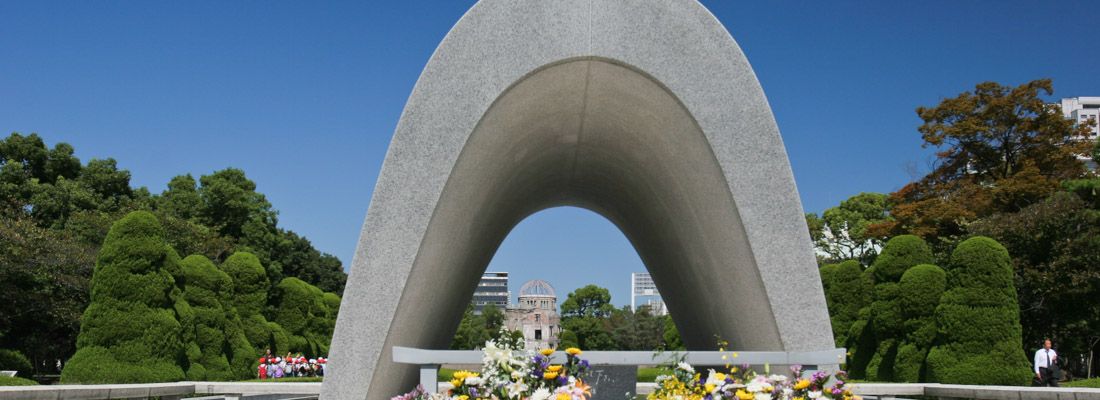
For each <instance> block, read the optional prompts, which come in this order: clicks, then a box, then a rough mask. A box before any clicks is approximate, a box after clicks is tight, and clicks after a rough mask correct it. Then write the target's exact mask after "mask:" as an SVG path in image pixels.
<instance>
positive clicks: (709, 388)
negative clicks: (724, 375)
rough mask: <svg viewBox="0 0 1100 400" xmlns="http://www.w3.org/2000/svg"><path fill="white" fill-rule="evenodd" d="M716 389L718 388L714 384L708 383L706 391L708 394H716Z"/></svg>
mask: <svg viewBox="0 0 1100 400" xmlns="http://www.w3.org/2000/svg"><path fill="white" fill-rule="evenodd" d="M715 387H716V386H714V384H713V383H708V384H707V386H706V388H705V389H706V391H707V393H711V392H714V388H715Z"/></svg>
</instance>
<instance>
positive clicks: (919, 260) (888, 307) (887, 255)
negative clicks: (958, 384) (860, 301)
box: [859, 235, 934, 382]
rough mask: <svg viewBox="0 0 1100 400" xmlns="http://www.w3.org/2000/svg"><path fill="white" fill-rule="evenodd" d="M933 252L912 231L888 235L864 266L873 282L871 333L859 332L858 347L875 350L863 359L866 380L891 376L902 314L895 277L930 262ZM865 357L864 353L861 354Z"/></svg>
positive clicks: (887, 380)
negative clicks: (872, 257) (904, 233)
mask: <svg viewBox="0 0 1100 400" xmlns="http://www.w3.org/2000/svg"><path fill="white" fill-rule="evenodd" d="M933 260H934V256H933V255H932V249H931V248H930V247H928V244H927V243H925V242H924V239H921V238H919V237H917V236H913V235H901V236H897V237H894V238H893V239H890V241H888V242H886V246H885V247H883V249H882V253H881V254H879V255H878V257H877V258H875V263H874V264H873V265H872V266H871V268H868V269H867V272H869V273H870V279H871V281H872V282H874V288H873V289H872V301H871V307H870V319H871V320H870V323H869V324H868V326H869V327H871V328H872V333H873V334H872V335H863V336H862V340H871V341H872V343H861V344H860V345H859V347H861V348H872V347H873V348H875V354H874V355H873V356H870V357H868V358H866V359H867V369H866V371H865V372H864V376H865V377H866V379H868V380H875V381H882V382H891V381H893V380H894V364H895V358H896V355H897V352H898V346H899V342H900V341H901V338H902V333H903V318H902V315H901V307H900V304H899V296H900V295H901V288H900V285H899V283H898V282H899V281H900V280H901V277H902V275H903V274H905V271H906V270H908V269H909V268H910V267H913V266H914V265H918V264H928V263H931V262H933ZM865 357H866V356H865Z"/></svg>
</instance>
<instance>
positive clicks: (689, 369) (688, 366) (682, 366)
mask: <svg viewBox="0 0 1100 400" xmlns="http://www.w3.org/2000/svg"><path fill="white" fill-rule="evenodd" d="M676 367H678V368H680V369H682V370H684V371H687V372H690V373H693V374H694V373H695V368H692V367H691V364H688V363H686V362H683V361H680V363H679V364H676Z"/></svg>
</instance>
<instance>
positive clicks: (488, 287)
mask: <svg viewBox="0 0 1100 400" xmlns="http://www.w3.org/2000/svg"><path fill="white" fill-rule="evenodd" d="M511 296H512V294H511V292H509V291H508V273H507V272H486V273H484V274H482V275H481V281H480V282H478V283H477V288H475V289H474V299H473V302H472V303H473V305H474V313H475V314H481V310H482V309H484V308H485V306H487V305H490V304H492V305H494V306H496V308H497V309H499V310H500V311H502V312H503V311H504V309H505V308H507V307H508V300H509V298H510V297H511Z"/></svg>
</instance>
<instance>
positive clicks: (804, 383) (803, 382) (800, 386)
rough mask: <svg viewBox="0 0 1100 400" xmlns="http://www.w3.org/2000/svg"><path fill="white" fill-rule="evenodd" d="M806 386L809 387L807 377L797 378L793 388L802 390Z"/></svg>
mask: <svg viewBox="0 0 1100 400" xmlns="http://www.w3.org/2000/svg"><path fill="white" fill-rule="evenodd" d="M808 387H810V381H809V380H807V379H799V380H798V382H796V383H795V384H794V390H802V389H805V388H808Z"/></svg>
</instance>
